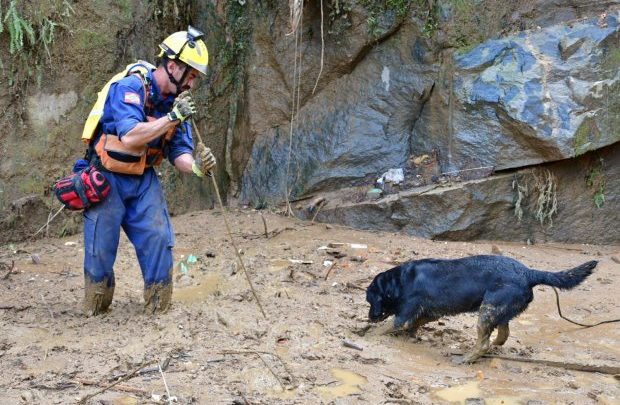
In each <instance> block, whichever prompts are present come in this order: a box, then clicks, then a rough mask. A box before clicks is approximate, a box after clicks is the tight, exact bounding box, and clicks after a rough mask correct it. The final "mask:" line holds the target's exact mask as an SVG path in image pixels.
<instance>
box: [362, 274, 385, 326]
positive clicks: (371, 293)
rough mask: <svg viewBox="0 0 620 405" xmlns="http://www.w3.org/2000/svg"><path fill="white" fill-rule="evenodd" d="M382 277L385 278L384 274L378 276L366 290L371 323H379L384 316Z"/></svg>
mask: <svg viewBox="0 0 620 405" xmlns="http://www.w3.org/2000/svg"><path fill="white" fill-rule="evenodd" d="M381 276H383V273H381V274H379V275H377V277H375V278H374V280H372V283H370V285H369V286H368V288H367V289H366V301H368V303H369V304H370V310H369V311H368V319H369V320H370V321H378V320H380V319H381V316H382V315H383V306H382V298H383V294H382V289H381V278H382V277H381Z"/></svg>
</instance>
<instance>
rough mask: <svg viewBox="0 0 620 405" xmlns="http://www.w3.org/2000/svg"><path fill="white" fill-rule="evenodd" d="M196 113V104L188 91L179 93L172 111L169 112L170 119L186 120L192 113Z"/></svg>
mask: <svg viewBox="0 0 620 405" xmlns="http://www.w3.org/2000/svg"><path fill="white" fill-rule="evenodd" d="M195 113H196V104H195V103H194V100H192V96H190V95H189V93H188V92H187V91H184V92H183V93H181V94H179V95H178V96H177V98H176V99H175V100H174V104H173V105H172V111H170V112H169V113H168V119H169V120H170V121H181V122H183V121H185V120H186V119H188V118H189V117H190V116H191V115H192V114H195Z"/></svg>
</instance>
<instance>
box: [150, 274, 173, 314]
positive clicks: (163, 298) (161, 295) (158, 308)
mask: <svg viewBox="0 0 620 405" xmlns="http://www.w3.org/2000/svg"><path fill="white" fill-rule="evenodd" d="M171 302H172V281H170V282H169V283H166V284H163V283H160V284H157V283H156V284H152V285H151V286H149V287H147V288H145V289H144V312H146V313H147V314H154V313H156V312H159V313H164V312H166V311H167V310H168V308H170V304H171Z"/></svg>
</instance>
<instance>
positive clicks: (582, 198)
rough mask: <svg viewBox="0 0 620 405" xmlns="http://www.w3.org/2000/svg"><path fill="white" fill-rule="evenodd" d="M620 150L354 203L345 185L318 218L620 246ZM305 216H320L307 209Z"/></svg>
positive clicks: (451, 235) (463, 236) (432, 232)
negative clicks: (619, 244)
mask: <svg viewBox="0 0 620 405" xmlns="http://www.w3.org/2000/svg"><path fill="white" fill-rule="evenodd" d="M619 152H620V144H616V145H614V146H611V147H608V148H605V149H602V150H600V151H597V152H596V153H589V154H587V155H584V156H582V157H580V158H578V159H572V160H568V161H562V162H557V163H553V164H550V165H545V166H544V167H539V168H534V169H525V170H522V171H517V172H514V173H508V174H499V175H496V176H492V177H490V178H486V179H479V180H471V181H466V182H462V183H454V184H451V185H450V184H446V185H443V186H437V185H430V186H425V187H421V188H417V189H412V190H408V191H403V192H400V193H397V194H392V195H389V196H387V197H385V198H383V199H381V200H378V201H364V202H360V203H351V202H350V201H351V194H352V193H351V191H350V190H349V191H343V190H341V191H340V192H338V193H334V194H333V195H330V196H329V197H328V198H327V203H325V205H323V206H322V207H321V209H320V211H319V212H318V213H317V214H316V218H315V219H316V220H317V221H321V222H330V223H341V224H345V225H349V226H353V227H356V228H362V229H380V230H387V231H401V232H406V233H408V234H410V235H415V236H420V237H424V238H433V239H447V240H473V239H495V240H508V241H522V242H526V241H527V240H529V241H531V242H547V241H561V242H571V243H584V242H587V243H600V244H618V243H620V227H619V226H618V224H620V211H619V210H618V207H619V206H620V153H619ZM545 193H546V194H545ZM545 196H546V197H545ZM603 200H604V201H603ZM597 204H598V206H597ZM298 214H299V215H300V216H302V217H306V218H312V217H314V212H308V211H307V210H306V209H304V208H301V209H300V210H298Z"/></svg>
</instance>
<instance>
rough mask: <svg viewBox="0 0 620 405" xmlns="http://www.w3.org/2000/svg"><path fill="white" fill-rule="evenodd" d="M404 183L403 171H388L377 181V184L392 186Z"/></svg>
mask: <svg viewBox="0 0 620 405" xmlns="http://www.w3.org/2000/svg"><path fill="white" fill-rule="evenodd" d="M403 181H405V173H404V172H403V169H390V170H388V171H387V172H385V173H383V175H382V176H381V177H380V178H379V179H378V180H377V183H381V184H382V183H383V182H386V183H392V184H400V183H402V182H403Z"/></svg>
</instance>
